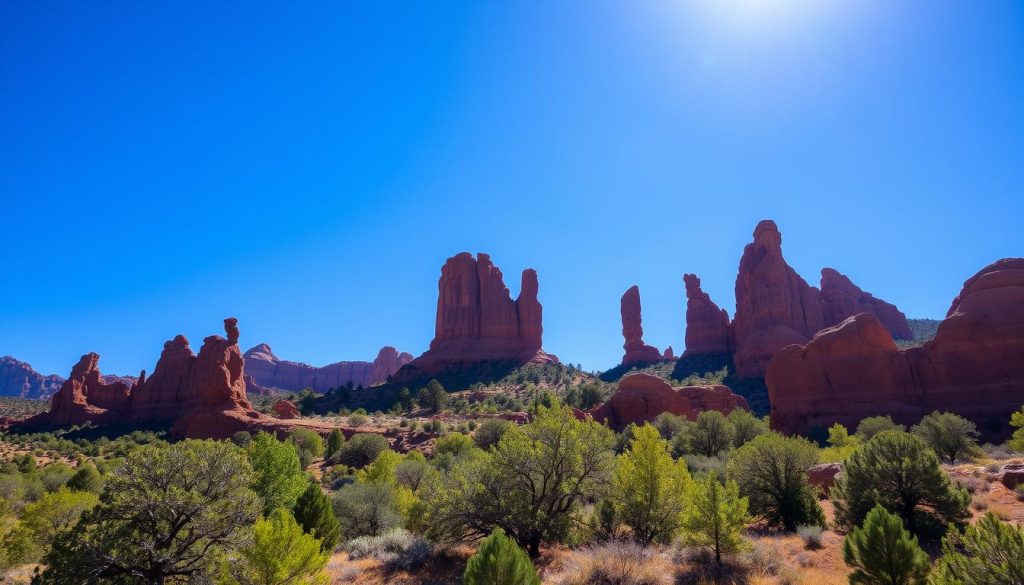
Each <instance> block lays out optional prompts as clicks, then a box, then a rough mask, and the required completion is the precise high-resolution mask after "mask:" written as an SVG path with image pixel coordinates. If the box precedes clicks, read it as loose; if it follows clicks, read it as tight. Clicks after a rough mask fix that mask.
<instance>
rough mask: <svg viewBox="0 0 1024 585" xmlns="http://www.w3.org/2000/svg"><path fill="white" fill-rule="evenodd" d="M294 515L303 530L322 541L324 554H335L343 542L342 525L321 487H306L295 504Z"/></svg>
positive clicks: (311, 484) (314, 485)
mask: <svg viewBox="0 0 1024 585" xmlns="http://www.w3.org/2000/svg"><path fill="white" fill-rule="evenodd" d="M293 513H294V515H295V521H296V522H298V523H299V525H300V526H302V530H303V531H304V532H306V533H307V534H312V535H313V536H314V537H316V538H318V539H319V540H320V546H321V548H322V549H323V550H324V552H334V549H335V547H337V546H338V541H339V540H341V525H340V524H338V519H337V518H336V517H335V516H334V510H333V509H332V507H331V502H330V500H328V499H327V496H326V495H325V494H324V492H323V490H321V489H320V486H319V485H317V484H315V483H310V484H309V485H308V486H307V487H306V491H304V492H302V494H301V495H300V496H299V499H298V500H297V501H296V502H295V509H294V510H293Z"/></svg>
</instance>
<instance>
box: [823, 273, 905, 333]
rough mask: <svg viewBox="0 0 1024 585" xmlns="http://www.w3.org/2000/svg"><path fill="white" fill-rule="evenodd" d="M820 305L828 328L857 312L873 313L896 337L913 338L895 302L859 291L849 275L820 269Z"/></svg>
mask: <svg viewBox="0 0 1024 585" xmlns="http://www.w3.org/2000/svg"><path fill="white" fill-rule="evenodd" d="M821 305H822V309H823V310H824V317H825V325H826V326H828V327H831V326H833V325H838V324H839V323H842V322H843V321H845V320H846V319H847V318H849V317H852V316H854V315H856V314H857V313H872V314H874V315H875V316H876V317H878V320H879V321H881V322H882V325H885V327H886V329H888V330H889V332H890V333H892V336H893V337H895V338H896V339H913V338H914V334H913V332H911V331H910V325H909V324H908V323H907V316H906V315H904V314H903V313H902V312H901V311H900V310H899V309H897V308H896V305H893V304H890V303H887V302H885V301H883V300H881V299H876V298H875V297H874V296H872V295H871V293H866V292H864V291H862V290H861V289H860V287H858V286H857V285H855V284H853V282H851V281H850V279H849V278H847V277H846V276H845V275H843V274H841V273H840V272H839V271H837V270H834V269H832V268H822V270H821Z"/></svg>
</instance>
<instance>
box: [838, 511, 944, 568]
mask: <svg viewBox="0 0 1024 585" xmlns="http://www.w3.org/2000/svg"><path fill="white" fill-rule="evenodd" d="M843 560H844V561H845V562H846V564H847V565H849V566H850V567H853V573H852V574H851V575H850V584H851V585H923V584H924V583H925V578H926V577H927V576H928V570H929V567H930V561H929V559H928V555H927V554H925V552H924V551H923V550H921V547H919V546H918V545H917V538H916V537H914V536H911V535H910V533H909V532H907V531H906V530H905V529H904V528H903V521H902V520H900V517H899V516H896V515H895V514H890V513H889V512H887V511H886V509H885V508H883V507H882V506H875V507H874V508H873V509H872V510H871V512H869V513H868V516H867V519H865V520H864V526H863V527H861V528H854V529H853V531H852V532H851V533H850V534H849V535H848V536H847V537H846V540H845V541H844V542H843Z"/></svg>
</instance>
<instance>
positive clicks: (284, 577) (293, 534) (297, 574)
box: [230, 508, 330, 585]
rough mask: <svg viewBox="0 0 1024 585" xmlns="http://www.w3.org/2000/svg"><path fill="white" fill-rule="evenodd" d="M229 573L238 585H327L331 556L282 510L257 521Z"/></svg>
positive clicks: (279, 509)
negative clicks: (325, 568)
mask: <svg viewBox="0 0 1024 585" xmlns="http://www.w3.org/2000/svg"><path fill="white" fill-rule="evenodd" d="M252 533H253V538H252V542H251V543H250V544H249V545H247V546H246V547H244V548H243V549H242V550H241V551H239V552H240V554H239V558H238V560H237V562H235V563H233V564H232V565H231V566H230V572H231V573H232V574H233V576H234V577H235V578H236V579H237V582H238V583H240V584H241V585H326V584H327V583H328V576H327V575H326V574H325V573H324V567H325V566H326V565H327V560H328V558H329V557H330V553H328V552H326V551H323V550H322V549H321V547H320V543H319V542H318V541H317V540H316V539H315V538H313V537H312V536H310V535H308V534H305V533H303V531H302V528H301V527H300V526H299V525H298V524H297V523H296V522H295V519H294V518H292V515H291V514H289V513H288V511H287V510H285V509H283V508H278V509H276V510H274V511H273V512H272V513H271V514H270V516H268V517H267V518H266V519H263V518H261V519H259V520H257V521H256V524H255V526H253V528H252Z"/></svg>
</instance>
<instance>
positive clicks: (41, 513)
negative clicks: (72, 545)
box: [2, 488, 99, 566]
mask: <svg viewBox="0 0 1024 585" xmlns="http://www.w3.org/2000/svg"><path fill="white" fill-rule="evenodd" d="M98 502H99V497H97V495H96V494H94V493H90V492H83V491H71V490H69V489H67V488H63V489H60V490H58V491H55V492H52V493H48V494H44V495H43V497H42V498H40V499H39V501H37V502H33V503H31V504H29V505H28V506H25V509H24V510H23V511H22V514H21V518H20V519H19V521H18V524H17V525H16V526H15V527H14V529H13V530H12V531H11V532H10V533H8V534H7V535H6V536H5V537H4V540H3V547H2V550H3V551H4V552H5V555H4V556H5V558H4V559H3V561H4V564H6V565H8V566H15V565H23V564H26V563H35V562H38V561H39V559H40V558H41V557H42V556H43V554H44V553H45V552H46V551H47V549H49V547H50V544H51V543H52V542H53V540H54V538H55V537H56V536H57V535H58V534H60V533H61V532H63V531H65V530H68V529H70V528H71V527H72V526H74V525H75V523H76V522H78V518H79V517H81V515H82V514H83V513H85V512H87V511H89V510H91V509H93V507H95V506H96V504H97V503H98Z"/></svg>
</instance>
